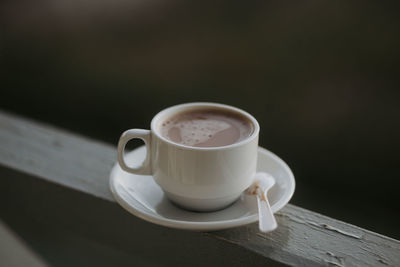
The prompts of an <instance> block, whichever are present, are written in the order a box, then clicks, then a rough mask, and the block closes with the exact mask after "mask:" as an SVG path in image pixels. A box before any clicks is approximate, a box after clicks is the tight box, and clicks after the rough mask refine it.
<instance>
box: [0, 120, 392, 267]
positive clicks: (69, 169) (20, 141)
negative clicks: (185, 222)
mask: <svg viewBox="0 0 400 267" xmlns="http://www.w3.org/2000/svg"><path fill="white" fill-rule="evenodd" d="M115 160H116V152H115V148H114V147H113V146H110V145H106V144H102V143H99V142H96V141H93V140H90V139H87V138H84V137H79V136H76V135H74V134H71V133H66V132H64V131H60V130H58V129H54V128H51V127H48V126H45V125H40V124H39V123H35V122H31V121H28V120H26V119H21V118H18V117H16V116H13V115H9V114H6V113H0V164H1V165H3V166H4V167H5V168H11V169H13V170H15V171H18V172H22V173H25V174H28V176H30V177H40V178H42V179H44V180H45V181H49V182H52V183H56V184H58V185H61V186H63V187H66V188H70V189H73V190H76V191H79V192H83V193H85V194H87V195H89V196H95V197H97V198H100V199H103V200H105V201H106V202H114V200H113V198H112V196H111V194H110V192H109V190H108V175H109V171H110V169H111V167H112V165H113V164H114V162H115ZM40 183H43V182H40ZM28 193H29V192H28ZM52 197H54V198H57V197H56V196H52ZM113 205H115V206H116V204H113ZM32 208H34V207H32ZM109 212H111V211H109ZM128 215H129V214H126V216H128ZM43 216H44V215H43ZM129 216H130V215H129ZM130 217H133V216H130ZM52 219H53V220H54V218H52ZM277 220H278V224H279V227H278V229H277V230H276V231H274V232H272V233H269V234H262V233H260V232H259V231H258V228H257V224H251V225H247V226H243V227H239V228H234V229H229V230H224V231H217V232H211V233H188V232H184V231H179V230H172V229H167V228H163V227H159V226H154V225H151V224H149V223H147V222H143V221H140V220H139V219H135V223H136V224H138V226H140V227H143V231H145V230H148V229H152V231H153V230H154V229H158V230H157V231H158V232H157V233H158V234H162V235H163V236H164V238H165V237H168V236H169V235H170V234H171V233H174V235H176V238H178V239H177V240H180V241H182V242H184V238H185V237H187V238H188V239H190V240H197V241H196V242H198V241H199V240H202V239H206V240H208V239H210V238H211V240H215V242H223V243H224V244H226V246H227V247H231V246H235V247H239V248H242V249H245V250H246V251H250V252H252V253H255V254H258V255H260V256H263V257H265V259H268V260H273V261H274V262H276V263H282V264H289V265H304V266H321V265H322V266H329V265H333V266H400V242H399V241H397V240H394V239H391V238H389V237H385V236H382V235H379V234H376V233H373V232H370V231H367V230H364V229H361V228H359V227H356V226H353V225H349V224H346V223H344V222H340V221H337V220H334V219H331V218H328V217H326V216H323V215H320V214H317V213H314V212H311V211H308V210H305V209H302V208H299V207H296V206H293V205H287V206H286V207H285V208H284V209H283V210H282V211H280V212H279V213H278V214H277ZM150 225H151V226H150ZM181 232H183V233H185V234H184V235H183V234H180V233H181ZM152 237H153V238H156V237H155V236H152ZM120 238H121V239H123V236H120ZM171 238H172V237H171ZM179 238H181V239H179ZM155 242H157V240H155ZM218 244H220V243H218ZM192 246H193V245H192Z"/></svg>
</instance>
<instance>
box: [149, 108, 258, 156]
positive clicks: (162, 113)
mask: <svg viewBox="0 0 400 267" xmlns="http://www.w3.org/2000/svg"><path fill="white" fill-rule="evenodd" d="M189 107H216V108H222V109H227V110H230V111H234V112H238V113H240V114H241V115H243V116H245V117H246V118H247V119H249V120H250V121H251V122H252V124H253V126H254V131H253V133H252V134H251V135H250V136H249V137H247V138H246V139H244V140H242V141H240V142H237V143H233V144H230V145H226V146H217V147H194V146H187V145H183V144H178V143H175V142H173V141H171V140H168V139H167V138H165V137H163V136H162V135H161V134H160V133H159V132H158V131H156V123H157V122H158V120H160V119H161V118H162V117H163V116H165V115H166V114H167V113H172V112H173V111H174V110H178V109H183V108H189ZM150 129H151V132H152V134H154V135H156V136H157V137H158V138H159V139H161V140H162V141H164V142H166V143H168V144H170V145H172V146H175V147H179V148H182V149H186V150H196V151H212V150H225V149H231V148H235V147H238V146H242V145H245V144H247V143H250V142H252V141H253V140H254V139H255V138H257V137H258V134H259V132H260V125H259V124H258V121H257V120H256V119H255V118H254V117H253V116H252V115H251V114H250V113H248V112H246V111H244V110H242V109H240V108H236V107H233V106H230V105H226V104H220V103H214V102H191V103H185V104H178V105H174V106H171V107H168V108H166V109H163V110H161V111H160V112H158V113H157V114H156V115H155V116H154V117H153V119H152V120H151V125H150Z"/></svg>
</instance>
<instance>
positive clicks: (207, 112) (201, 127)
mask: <svg viewBox="0 0 400 267" xmlns="http://www.w3.org/2000/svg"><path fill="white" fill-rule="evenodd" d="M252 132H253V125H252V123H251V121H250V120H249V119H247V118H246V117H244V116H243V115H241V114H239V113H234V112H230V111H225V110H219V109H199V110H192V111H186V112H182V113H179V114H177V115H175V116H173V117H171V118H169V119H167V120H166V121H164V122H163V123H162V125H161V135H162V136H164V137H166V138H167V139H169V140H171V141H173V142H175V143H179V144H183V145H187V146H194V147H219V146H227V145H230V144H234V143H237V142H240V141H242V140H244V139H246V138H247V137H249V136H250V135H251V134H252Z"/></svg>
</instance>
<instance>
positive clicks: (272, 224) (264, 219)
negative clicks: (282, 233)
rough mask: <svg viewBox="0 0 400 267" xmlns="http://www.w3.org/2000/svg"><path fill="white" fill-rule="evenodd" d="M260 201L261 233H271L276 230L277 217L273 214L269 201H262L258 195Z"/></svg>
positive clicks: (265, 199) (264, 199)
mask: <svg viewBox="0 0 400 267" xmlns="http://www.w3.org/2000/svg"><path fill="white" fill-rule="evenodd" d="M257 201H258V214H259V221H258V222H259V228H260V231H261V232H270V231H273V230H275V229H276V227H277V226H278V224H277V223H276V220H275V216H274V214H273V213H272V210H271V206H270V205H269V202H268V199H267V198H263V199H261V198H260V197H259V196H258V195H257Z"/></svg>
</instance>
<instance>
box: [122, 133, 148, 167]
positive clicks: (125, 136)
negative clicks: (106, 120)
mask: <svg viewBox="0 0 400 267" xmlns="http://www.w3.org/2000/svg"><path fill="white" fill-rule="evenodd" d="M135 138H138V139H141V140H143V142H144V144H145V146H146V158H145V159H144V161H143V163H142V165H141V166H139V167H136V168H133V167H129V166H128V165H127V164H126V162H125V157H124V151H125V146H126V144H127V143H128V142H129V141H130V140H132V139H135ZM150 152H151V132H150V131H149V130H143V129H130V130H127V131H125V132H124V133H123V134H122V135H121V137H120V138H119V142H118V163H119V165H120V166H121V168H122V169H123V170H124V171H127V172H130V173H134V174H147V175H151V174H152V172H151V164H150V154H151V153H150Z"/></svg>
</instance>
